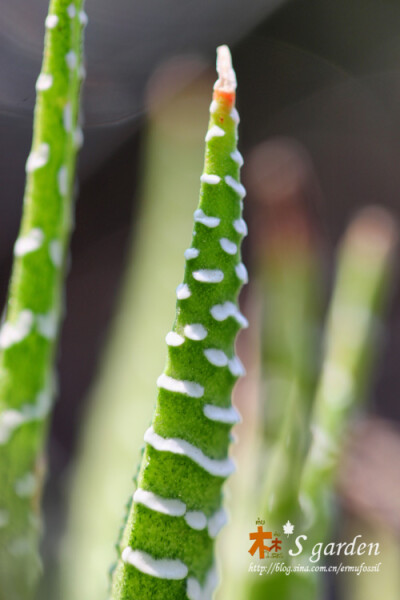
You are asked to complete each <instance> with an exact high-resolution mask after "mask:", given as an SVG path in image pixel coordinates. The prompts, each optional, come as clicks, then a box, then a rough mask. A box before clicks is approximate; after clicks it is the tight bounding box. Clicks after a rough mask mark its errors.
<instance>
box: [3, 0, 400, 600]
mask: <svg viewBox="0 0 400 600" xmlns="http://www.w3.org/2000/svg"><path fill="white" fill-rule="evenodd" d="M46 11H47V0H36V2H34V3H32V2H30V1H29V0H2V6H1V13H0V71H1V75H2V76H1V81H2V83H1V86H0V140H1V161H0V190H1V203H0V206H1V213H0V215H1V216H0V297H1V302H2V305H4V300H5V295H6V291H7V285H8V278H9V275H10V268H11V259H12V249H13V243H14V241H15V239H16V237H17V232H18V226H19V220H20V215H21V203H22V196H23V188H24V164H25V160H26V157H27V155H28V153H29V147H30V142H31V127H32V114H33V112H32V111H33V106H34V101H35V91H34V90H35V80H36V78H37V75H38V73H39V71H40V63H41V53H42V47H43V33H44V27H43V23H44V18H45V15H46ZM86 11H87V13H88V16H89V25H88V28H87V31H86V61H87V80H86V82H85V86H84V90H83V113H84V134H85V145H84V147H83V150H82V152H81V156H80V166H79V191H78V197H77V207H76V227H75V231H74V234H73V238H72V251H71V255H72V256H71V265H72V269H71V271H70V273H69V276H68V283H67V315H66V320H65V323H64V327H63V333H62V338H61V348H60V352H59V396H58V402H57V405H56V409H55V414H54V418H53V422H52V427H51V437H50V442H49V480H48V486H47V491H46V497H45V511H46V533H45V540H44V556H45V564H46V565H50V566H52V567H53V568H54V570H58V567H59V552H60V548H61V547H64V546H63V545H65V547H66V550H65V553H66V556H67V558H66V559H65V562H66V563H68V554H69V555H70V554H71V552H70V551H69V550H68V547H69V546H68V544H70V543H72V541H74V542H75V543H76V540H77V539H79V538H78V537H77V534H76V531H77V530H78V529H81V531H82V527H83V525H82V523H87V521H88V520H89V521H90V517H89V516H88V513H89V512H90V503H91V502H92V503H96V502H97V500H96V497H97V499H98V498H99V496H101V492H100V493H99V489H98V487H96V490H95V491H94V492H93V496H90V498H89V497H87V498H86V505H87V510H86V512H85V510H84V508H81V509H80V510H81V513H82V514H81V515H80V516H79V517H78V516H76V515H75V516H73V517H71V519H72V521H71V523H72V525H71V526H70V527H71V531H73V530H74V527H75V533H68V534H66V540H67V541H66V542H65V543H64V542H63V543H61V540H62V539H64V535H65V531H66V529H67V527H69V526H68V525H67V522H68V518H67V514H68V510H67V505H69V504H70V503H71V506H72V507H74V506H75V507H76V505H77V504H79V506H82V504H84V501H83V500H82V497H81V496H79V494H78V495H76V494H75V492H72V500H70V496H71V491H70V490H71V488H72V489H73V488H74V487H77V484H76V481H80V480H79V477H82V478H83V479H82V481H87V480H88V473H89V472H90V471H91V469H90V467H89V465H93V461H96V458H94V457H97V464H96V465H95V470H96V472H99V473H101V472H102V470H103V474H104V477H103V479H104V485H105V490H104V498H105V501H106V500H107V502H108V498H106V496H107V490H108V491H110V486H113V485H114V484H115V488H116V490H117V491H115V490H113V492H112V493H111V492H110V498H109V502H110V506H109V507H108V508H109V510H110V511H111V513H112V516H110V518H109V519H107V518H106V514H105V513H103V514H104V520H107V521H108V522H109V524H110V525H109V529H110V532H112V531H115V539H116V537H117V529H115V522H116V521H118V518H121V515H122V514H123V505H124V501H125V497H126V498H127V497H128V494H129V493H130V489H131V488H132V484H131V477H132V474H133V473H134V471H135V468H136V464H137V462H138V458H139V450H140V446H141V435H142V432H143V431H144V428H145V426H146V425H147V423H148V421H149V419H150V417H151V410H152V407H153V403H154V400H155V393H156V388H155V380H156V377H157V375H158V374H159V373H160V372H161V370H162V368H163V361H164V357H165V350H164V342H163V337H164V335H165V334H166V333H167V332H168V330H169V328H170V325H171V322H172V320H173V315H174V288H175V286H176V285H177V284H178V283H180V278H181V277H182V273H183V260H182V259H183V251H184V250H185V248H186V247H188V246H189V244H190V230H191V225H190V222H191V218H192V213H193V211H194V209H195V207H196V202H197V194H198V181H199V176H200V173H201V171H202V163H203V140H204V132H205V129H206V127H207V119H208V104H209V102H210V99H211V85H212V81H213V80H214V79H215V73H214V62H215V48H216V46H217V45H220V44H221V43H227V44H229V45H230V47H231V49H232V53H233V62H234V66H235V70H236V74H237V79H238V109H239V112H240V115H241V124H240V144H239V147H240V150H241V152H242V154H243V155H244V158H245V165H246V159H247V158H248V159H249V160H248V161H247V162H248V166H247V168H246V166H245V167H244V168H243V182H244V184H245V186H246V187H247V188H248V190H249V191H248V197H247V199H246V207H245V218H246V220H247V221H248V223H249V227H250V236H249V238H247V240H246V241H245V244H244V259H245V262H246V264H247V265H248V268H249V271H250V273H251V272H254V274H256V273H257V257H258V254H259V252H260V250H259V248H260V243H259V241H260V239H261V240H262V239H263V237H264V236H265V235H266V232H267V231H268V217H267V223H266V224H265V226H264V225H263V220H262V219H259V218H258V216H257V215H259V214H260V213H259V212H257V211H258V210H259V209H258V208H257V202H258V201H259V188H257V185H258V184H259V182H258V178H259V175H260V173H261V174H263V173H264V172H265V177H266V179H267V183H266V186H267V192H266V194H267V195H269V196H270V197H272V201H275V200H276V197H277V198H278V201H279V198H282V197H283V198H286V197H287V196H288V195H289V196H295V197H296V198H297V197H298V196H299V197H300V198H301V203H303V204H304V207H305V209H304V210H305V212H306V215H307V216H306V219H307V222H308V225H307V227H309V228H310V230H312V232H313V233H312V237H313V239H314V238H315V239H318V243H316V244H315V247H314V250H315V253H316V256H317V260H318V261H320V262H321V264H322V269H321V271H322V276H321V279H320V283H319V294H320V296H321V299H320V303H321V309H320V310H321V314H323V312H324V310H326V306H327V302H328V298H329V293H330V290H331V288H332V281H333V273H334V256H335V249H336V245H337V243H338V240H339V239H340V238H341V236H342V235H343V233H344V230H345V227H346V225H347V224H348V222H349V221H350V219H351V218H352V217H353V216H354V214H355V213H356V211H357V210H358V209H360V208H362V207H363V206H366V205H369V204H378V205H380V206H382V207H385V208H387V209H389V211H390V212H391V213H392V214H393V215H394V217H397V215H398V210H399V207H400V199H399V194H400V169H399V167H398V165H399V164H400V33H399V32H400V3H399V2H397V1H396V0H383V1H382V0H379V1H378V0H336V2H334V3H332V2H331V1H330V0H293V1H285V0H251V2H249V3H246V5H245V6H244V5H243V2H241V1H240V0H213V1H210V0H205V1H203V2H201V3H199V2H195V1H193V0H188V1H187V2H185V3H182V2H178V1H177V0H173V1H172V2H168V3H164V2H160V1H159V0H151V1H148V2H146V3H140V2H136V3H135V2H131V1H129V2H128V0H114V2H113V3H110V2H106V1H105V0H96V1H94V0H87V2H86ZM267 140H268V141H269V146H268V148H267V159H266V161H267V162H266V163H264V166H262V165H260V166H258V167H257V168H255V167H254V164H255V163H254V160H252V158H251V157H252V156H253V157H254V151H255V149H256V148H257V147H259V145H260V144H263V143H264V142H266V141H267ZM251 165H252V166H251ZM268 182H269V183H268ZM268 186H269V187H268ZM257 190H258V191H257ZM303 204H302V205H303ZM256 222H258V224H257V225H256ZM260 222H261V225H260ZM295 223H297V221H295ZM169 225H171V227H172V226H174V230H173V233H171V229H170V228H169ZM263 227H264V229H263ZM295 229H296V227H295ZM284 233H285V234H288V232H287V231H286V229H285V231H284ZM290 235H291V234H290ZM252 239H253V240H254V241H253V242H252ZM261 245H262V244H261ZM395 271H396V269H395ZM393 281H394V282H396V274H395V273H394V277H393ZM256 284H257V278H256V277H255V284H254V286H249V289H247V290H246V291H245V292H244V293H243V294H242V302H243V306H244V312H245V314H246V315H247V317H248V318H249V319H250V320H252V321H253V323H254V325H253V326H252V328H251V329H250V331H249V332H248V333H247V334H246V335H245V336H243V338H242V340H241V343H240V348H241V355H242V357H243V360H244V361H245V362H246V364H247V368H248V371H249V376H248V378H247V381H245V382H243V383H241V384H240V386H238V388H237V402H238V403H239V404H240V405H241V406H242V414H243V416H244V420H245V421H246V417H248V418H247V424H246V423H245V425H243V426H242V427H243V431H242V432H241V431H240V429H239V435H240V437H241V439H243V440H246V439H247V437H246V436H249V437H251V436H250V435H249V434H248V432H247V429H246V428H247V427H248V428H249V429H250V430H251V426H252V425H251V424H253V425H254V423H256V422H257V419H258V417H257V406H256V404H257V396H259V395H260V394H262V392H260V385H259V379H260V374H259V370H260V369H259V362H260V359H259V352H258V351H259V346H260V344H261V341H260V330H261V329H260V327H261V326H260V311H261V308H260V306H261V304H262V302H261V301H260V299H259V298H257V293H256V292H255V291H254V290H255V289H256V287H257V285H256ZM253 291H254V293H253ZM155 315H156V316H155ZM381 331H382V332H383V335H381V336H380V338H379V347H380V352H379V354H378V360H377V364H376V365H375V367H376V368H375V369H374V374H373V376H372V378H371V380H370V384H369V391H368V394H366V396H367V403H368V408H367V411H366V412H367V413H368V415H369V420H368V421H362V422H361V421H360V422H359V423H358V427H357V430H356V432H355V433H354V436H353V438H352V440H353V446H354V448H353V450H352V453H351V455H350V459H349V461H348V463H346V464H347V466H346V468H344V469H343V475H342V484H341V496H340V498H341V503H343V506H344V508H345V510H346V511H348V513H347V514H350V517H349V518H351V519H353V521H354V519H364V520H365V519H367V521H368V519H369V520H370V519H373V518H375V517H378V518H380V519H381V520H380V522H381V523H384V525H385V527H387V528H388V529H389V530H392V531H394V532H395V536H394V538H396V535H398V534H399V532H400V520H399V517H398V514H399V512H398V508H399V507H398V504H397V506H396V502H395V501H394V497H396V494H397V498H398V497H400V496H399V493H398V492H399V490H400V482H399V469H398V465H399V460H400V442H399V435H398V427H399V421H400V403H399V401H398V398H399V395H400V375H399V372H398V363H399V359H400V293H399V288H398V286H397V285H396V284H395V283H394V284H392V292H391V295H390V301H389V306H388V310H387V314H386V315H385V316H384V320H383V326H382V327H381ZM139 390H140V391H139ZM95 407H96V411H95V410H94V409H95ZM113 407H115V408H113ZM129 407H130V408H129ZM92 409H93V410H92ZM107 411H108V412H107ZM129 411H130V412H129ZM95 413H96V414H97V415H98V417H94V416H93V415H94V414H95ZM115 413H117V414H116V415H115ZM127 414H130V415H131V418H132V420H130V418H127ZM96 419H97V420H96ZM114 421H115V422H114ZM110 422H112V426H113V427H114V434H111V433H110V434H109V435H110V437H107V434H104V435H105V437H104V438H102V435H103V430H105V429H106V428H107V425H105V424H110ZM86 424H87V426H86ZM249 424H250V425H249ZM112 426H111V425H110V429H111V428H112ZM254 426H256V425H254ZM84 427H85V433H84V429H83V428H84ZM102 427H103V428H104V429H102ZM113 435H114V437H113ZM115 438H120V439H119V442H120V447H119V448H118V449H116V448H115V445H116V444H117V443H116V441H115ZM371 440H373V444H372V443H371ZM100 442H101V444H102V448H103V451H104V455H103V454H100V455H99V454H98V448H99V446H98V444H99V443H100ZM375 442H376V448H378V449H379V451H377V453H373V456H372V457H371V456H370V452H371V447H375ZM96 444H97V445H96ZM114 451H115V452H116V454H113V453H114ZM118 452H119V454H118ZM388 457H390V458H388ZM76 458H79V459H80V458H82V465H83V466H82V467H81V469H82V473H81V474H79V473H78V475H76V474H75V475H74V474H73V473H74V471H73V465H74V464H75V460H76ZM85 461H86V462H85ZM118 461H121V462H118ZM122 463H124V467H122V466H121V468H120V469H117V468H116V464H118V465H120V464H121V465H122ZM85 465H86V466H85ZM354 469H355V471H354ZM117 471H118V472H117ZM354 472H355V473H356V475H357V477H358V479H357V477H356V479H357V481H358V482H361V483H359V484H358V485H357V487H356V489H355V487H354V485H352V481H354V480H355V476H354ZM107 473H109V474H110V478H109V479H107V477H106V475H105V474H107ZM378 476H379V477H378ZM76 477H77V478H78V479H76ZM74 478H75V479H74ZM117 480H120V482H119V483H117ZM74 481H75V484H74V483H73V482H74ZM372 481H377V483H376V485H374V484H371V482H372ZM389 483H390V485H389ZM93 485H97V484H96V475H93V482H92V486H93ZM119 485H120V487H118V486H119ZM396 485H397V487H396ZM393 486H395V487H394V488H393ZM78 487H79V486H78ZM389 488H390V490H389ZM88 493H89V492H88ZM74 494H75V495H74ZM124 494H125V496H124ZM115 498H117V499H116V500H115ZM118 498H119V501H118ZM391 499H393V500H391ZM118 502H119V504H118ZM397 502H398V500H397ZM100 504H101V502H100ZM92 506H93V504H92ZM382 507H383V508H382ZM74 510H75V509H74V508H72V512H73V511H74ZM103 510H104V511H106V510H107V507H106V506H104V507H103ZM94 512H95V514H94V515H93V519H94V520H93V523H92V525H91V526H90V527H91V528H90V527H89V529H88V530H87V531H86V533H85V532H83V533H82V539H81V540H80V543H81V545H82V554H83V552H84V549H85V548H90V547H91V546H90V544H92V548H93V543H94V538H93V536H94V535H95V534H96V532H98V531H99V529H101V527H100V526H99V520H98V519H100V518H101V514H100V516H99V513H96V511H94ZM118 515H119V517H118ZM371 515H372V516H371ZM254 518H255V517H254ZM74 519H75V521H74ZM80 519H83V521H81V520H80ZM113 519H114V520H113ZM250 520H251V521H253V520H254V519H253V516H252V515H251V518H250ZM368 522H369V521H368ZM352 526H353V527H355V528H356V529H357V526H355V525H354V523H353V525H352ZM364 526H365V525H364ZM349 527H350V526H349ZM109 535H111V533H110V534H109ZM99 536H100V534H99ZM102 539H106V535H105V534H104V537H103V538H102ZM68 540H69V541H68ZM388 543H389V542H388ZM390 543H393V544H394V547H395V548H396V547H397V546H396V542H393V541H392V540H391V541H390ZM86 544H88V546H86ZM100 546H101V543H100V542H99V543H98V547H100ZM105 546H106V547H107V548H108V550H104V552H103V553H102V554H101V557H100V558H98V557H97V558H98V559H97V558H96V556H95V555H92V554H91V559H90V560H89V559H88V560H89V562H90V561H92V562H93V569H95V568H96V565H97V566H98V564H99V562H100V563H101V564H103V563H104V564H108V562H109V555H110V556H111V560H112V557H113V549H112V547H110V548H109V547H108V546H107V544H106V543H105ZM397 551H398V549H397ZM393 552H394V551H392V550H390V556H392V557H393ZM86 556H88V555H87V554H86ZM68 568H69V569H70V571H68ZM68 568H67V571H66V573H64V574H61V575H60V577H61V578H63V577H64V578H66V579H70V578H71V575H70V574H71V573H72V572H75V573H76V569H77V568H78V567H77V566H76V564H75V565H74V564H73V560H72V562H71V566H70V567H68ZM393 572H394V569H393ZM68 573H69V574H68ZM76 577H77V579H79V578H80V576H78V575H76ZM82 577H83V575H82ZM397 583H398V581H397ZM81 584H82V580H80V585H81ZM44 585H45V586H54V585H56V584H55V583H54V582H53V581H51V582H46V583H45V584H44ZM83 585H85V584H84V583H83ZM88 585H89V584H88ZM350 585H351V584H350V583H348V584H345V586H344V587H345V588H346V587H347V586H348V588H349V589H350ZM394 585H395V584H393V586H394ZM396 585H397V584H396ZM67 587H68V586H67V585H66V586H65V589H66V588H67ZM89 587H90V588H91V590H92V594H93V590H94V588H93V585H92V586H90V585H89ZM95 587H96V586H95ZM330 587H331V588H332V589H331V591H330V592H329V593H330V594H332V598H333V597H336V598H342V597H343V598H344V597H345V595H344V594H345V592H343V590H340V589H337V586H336V589H334V587H335V586H333V585H332V586H330ZM103 588H104V582H103V581H101V582H100V583H99V590H100V592H99V593H100V594H101V593H102V591H101V590H102V589H103ZM46 589H47V588H46ZM80 589H81V591H82V585H81V588H80ZM84 589H85V588H84ZM393 589H396V588H394V587H393ZM399 589H400V588H399V587H397V590H398V591H399ZM68 594H70V595H68ZM333 594H336V596H334V595H333ZM357 594H359V596H357ZM363 594H364V595H363ZM74 595H75V592H74V590H73V589H72V588H71V590H70V591H69V592H65V596H64V597H65V599H67V598H69V597H70V598H73V597H74ZM95 596H96V594H94V596H93V597H95ZM75 597H78V596H77V595H75ZM81 597H84V598H85V600H86V599H89V598H90V593H89V592H88V593H87V594H86V593H81ZM97 597H100V596H97ZM223 597H224V596H221V598H223ZM225 597H226V598H228V597H230V596H229V595H225ZM348 597H349V598H358V597H360V599H361V598H362V599H363V600H365V599H366V598H367V596H366V595H365V592H364V591H361V592H360V591H358V592H357V593H356V592H354V591H353V592H351V594H350V595H349V596H348ZM387 597H388V598H389V599H390V598H391V597H390V595H388V596H387ZM397 598H398V596H393V600H397Z"/></svg>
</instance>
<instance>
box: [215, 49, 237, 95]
mask: <svg viewBox="0 0 400 600" xmlns="http://www.w3.org/2000/svg"><path fill="white" fill-rule="evenodd" d="M217 72H218V79H217V81H216V82H215V84H214V90H218V91H221V92H226V93H228V94H229V93H231V94H232V93H234V92H235V90H236V74H235V71H234V70H233V68H232V57H231V52H230V50H229V48H228V46H225V45H224V46H218V48H217Z"/></svg>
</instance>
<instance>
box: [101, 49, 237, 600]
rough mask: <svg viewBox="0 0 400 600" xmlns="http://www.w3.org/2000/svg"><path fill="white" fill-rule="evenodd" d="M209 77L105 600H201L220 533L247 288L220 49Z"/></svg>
mask: <svg viewBox="0 0 400 600" xmlns="http://www.w3.org/2000/svg"><path fill="white" fill-rule="evenodd" d="M217 68H218V71H219V79H218V81H217V83H216V85H215V88H214V99H213V102H212V103H211V107H210V112H211V115H210V123H209V128H208V132H207V135H206V157H205V168H204V173H203V175H202V176H201V191H200V203H199V207H198V209H197V210H196V212H195V214H194V221H195V224H194V231H193V239H192V245H191V248H190V251H189V252H187V253H186V268H185V275H184V280H183V282H182V284H181V285H180V286H178V289H177V298H178V301H177V312H176V319H175V323H174V326H173V330H172V332H171V333H170V334H168V336H167V344H168V358H167V364H166V367H165V371H164V373H163V374H162V375H161V376H160V377H159V379H158V387H159V392H158V399H157V405H156V409H155V413H154V416H153V422H152V425H151V427H150V428H149V429H148V430H147V432H146V434H145V441H146V447H145V452H144V455H143V459H142V464H141V469H140V473H139V477H138V490H137V491H136V492H135V494H134V497H133V503H132V507H131V510H130V514H129V517H128V521H127V524H126V527H125V530H124V533H123V537H122V541H121V544H120V556H119V561H118V565H117V568H116V570H115V572H114V576H113V585H112V598H113V599H114V600H127V599H128V598H129V599H133V598H140V599H141V600H146V599H150V598H151V599H152V600H156V599H159V600H161V599H163V600H168V599H171V600H172V599H174V600H178V599H184V598H189V599H192V600H200V599H201V598H206V597H207V598H210V597H211V595H212V592H213V590H214V588H215V586H216V583H217V579H216V574H215V566H214V538H215V537H216V535H217V534H218V531H219V530H220V528H221V527H222V526H223V525H224V524H225V522H226V515H225V511H224V510H223V508H222V506H221V501H222V485H223V483H224V481H225V478H226V477H227V476H228V475H229V474H230V473H231V472H232V471H233V469H234V465H233V462H232V461H231V459H230V458H229V457H228V448H229V442H230V429H231V426H232V424H233V423H235V422H236V421H237V419H238V414H237V413H236V411H234V410H233V408H232V405H231V392H232V388H233V385H234V384H235V381H236V379H237V377H238V376H239V375H240V374H242V373H243V366H242V364H241V362H240V361H239V359H238V358H237V357H236V355H235V348H234V344H235V338H236V334H237V332H238V330H239V328H240V327H241V326H244V325H246V320H245V318H244V317H243V315H241V313H240V311H239V309H238V306H237V297H238V293H239V290H240V287H241V285H242V283H243V281H244V280H246V278H247V273H246V270H245V268H244V265H242V263H241V259H240V242H241V239H242V235H243V233H244V230H245V227H244V222H243V221H242V217H241V215H242V198H243V197H244V195H245V191H244V188H243V186H242V185H241V184H240V182H239V169H240V165H241V156H240V154H239V153H238V151H237V148H236V144H237V124H238V120H239V119H238V115H237V111H236V109H235V107H234V101H235V87H236V78H235V74H234V72H233V70H232V66H231V62H230V54H229V50H228V49H227V48H226V47H225V46H223V47H221V48H219V49H218V60H217ZM238 224H239V226H238ZM234 250H235V251H234Z"/></svg>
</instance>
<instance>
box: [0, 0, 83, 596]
mask: <svg viewBox="0 0 400 600" xmlns="http://www.w3.org/2000/svg"><path fill="white" fill-rule="evenodd" d="M82 4H83V1H82V0H69V1H66V0H52V1H51V3H50V8H49V14H48V16H47V18H46V37H45V51H44V59H43V66H42V71H41V73H40V76H39V78H38V80H37V83H36V90H37V103H36V108H35V117H34V133H33V142H32V150H31V153H30V155H29V157H28V160H27V163H26V173H27V182H26V189H25V197H24V206H23V218H22V225H21V230H20V233H19V237H18V239H17V242H16V244H15V247H14V264H13V272H12V280H11V286H10V291H9V296H8V305H7V311H6V318H5V322H4V323H3V325H2V328H1V331H0V349H1V352H0V512H1V515H2V519H1V526H0V598H1V600H13V599H14V598H15V599H18V600H20V599H25V598H28V597H29V596H30V593H31V590H32V589H33V587H34V582H35V581H36V579H37V575H38V570H39V559H38V557H37V544H38V538H39V529H40V521H39V498H40V492H41V485H42V478H43V472H44V459H43V455H42V454H43V447H44V442H45V432H46V424H47V416H48V414H49V412H50V409H51V404H52V398H53V389H54V388H53V362H54V354H55V340H56V337H57V331H58V327H59V322H60V313H61V311H62V284H63V280H64V270H65V268H64V267H65V256H66V249H67V244H68V238H69V234H70V229H71V220H72V195H73V181H74V173H75V159H76V153H77V148H78V147H79V145H80V144H81V141H82V134H81V130H80V129H79V126H78V111H79V89H80V83H81V79H82V76H83V65H82V59H81V45H82V30H83V27H84V25H85V23H86V15H85V13H84V12H83V11H82Z"/></svg>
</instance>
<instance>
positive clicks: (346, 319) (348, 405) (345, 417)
mask: <svg viewBox="0 0 400 600" xmlns="http://www.w3.org/2000/svg"><path fill="white" fill-rule="evenodd" d="M396 241H397V228H396V226H395V225H394V223H393V220H392V218H391V217H390V216H389V215H388V214H387V213H386V212H384V211H383V210H382V209H378V208H368V209H365V210H364V211H363V212H361V213H360V214H359V215H358V216H357V217H356V218H355V220H354V221H353V223H352V224H351V225H350V227H349V229H348V232H347V234H346V236H345V237H344V240H343V242H342V245H341V248H340V253H339V260H338V267H337V275H336V283H335V289H334V294H333V297H332V300H331V305H330V310H329V315H328V321H327V327H326V332H325V353H324V362H323V366H322V372H321V376H320V380H319V384H318V388H317V391H316V398H315V405H314V410H313V414H312V418H311V433H312V442H311V446H310V449H309V452H308V456H307V459H306V462H305V466H304V471H303V473H302V480H301V484H300V495H299V500H300V506H301V508H302V511H303V522H302V524H301V527H302V533H303V532H304V534H306V535H307V536H308V541H307V544H308V548H312V547H313V546H314V544H316V543H325V542H326V541H327V538H328V536H329V534H332V533H333V525H334V517H335V510H334V508H335V507H334V503H333V497H332V492H333V487H334V484H335V479H336V474H337V469H338V465H339V461H340V459H341V456H342V452H343V450H344V449H343V442H344V440H345V433H346V430H347V427H348V422H349V418H350V416H351V414H352V412H353V411H354V408H355V407H356V406H357V403H359V401H360V399H361V398H362V396H364V395H365V394H366V388H367V385H368V384H369V383H370V381H371V378H370V372H371V366H372V358H373V357H374V355H375V354H376V346H377V342H378V339H377V335H376V334H377V333H378V323H379V321H378V319H379V317H380V315H381V313H382V310H383V307H384V301H385V299H386V296H387V291H388V284H389V281H390V272H391V270H390V266H391V262H392V258H393V251H394V247H395V243H396ZM321 581H322V580H321V579H319V578H318V577H317V575H316V574H315V573H309V574H308V576H307V577H301V578H300V579H299V581H298V582H297V583H296V580H295V579H294V578H293V579H291V585H292V588H293V586H295V587H294V588H293V589H292V596H291V598H292V597H293V598H298V599H299V600H303V599H304V600H306V599H307V600H312V599H315V600H316V599H317V598H320V597H321V595H322V591H321V589H320V587H319V586H320V584H321Z"/></svg>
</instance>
